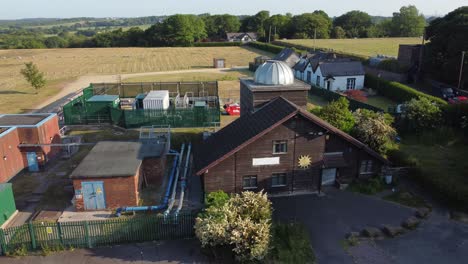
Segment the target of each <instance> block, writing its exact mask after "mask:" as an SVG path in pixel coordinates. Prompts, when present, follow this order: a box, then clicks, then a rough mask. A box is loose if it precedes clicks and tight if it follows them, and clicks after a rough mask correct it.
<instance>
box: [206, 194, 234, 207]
mask: <svg viewBox="0 0 468 264" xmlns="http://www.w3.org/2000/svg"><path fill="white" fill-rule="evenodd" d="M228 200H229V195H228V194H227V193H225V192H223V191H217V192H211V193H209V194H208V195H207V196H206V202H205V205H206V207H212V206H213V207H218V208H219V207H222V206H223V205H224V204H226V203H227V201H228Z"/></svg>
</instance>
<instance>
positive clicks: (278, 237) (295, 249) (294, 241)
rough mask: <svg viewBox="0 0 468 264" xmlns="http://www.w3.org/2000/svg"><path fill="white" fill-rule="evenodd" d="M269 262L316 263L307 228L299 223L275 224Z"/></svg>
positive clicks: (268, 257)
mask: <svg viewBox="0 0 468 264" xmlns="http://www.w3.org/2000/svg"><path fill="white" fill-rule="evenodd" d="M270 243H271V247H272V249H271V251H270V253H269V255H268V256H267V260H269V261H267V263H270V262H271V263H295V264H296V263H297V264H299V263H315V253H314V251H313V249H312V246H311V245H310V240H309V236H308V232H307V230H306V228H305V227H304V226H302V225H300V224H297V223H291V224H274V225H273V229H272V239H271V242H270Z"/></svg>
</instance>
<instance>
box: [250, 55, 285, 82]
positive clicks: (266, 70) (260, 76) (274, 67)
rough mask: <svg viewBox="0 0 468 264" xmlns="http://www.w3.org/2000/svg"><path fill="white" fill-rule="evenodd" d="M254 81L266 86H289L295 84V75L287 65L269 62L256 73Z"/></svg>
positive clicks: (274, 61) (279, 62)
mask: <svg viewBox="0 0 468 264" xmlns="http://www.w3.org/2000/svg"><path fill="white" fill-rule="evenodd" d="M254 81H255V83H258V84H266V85H289V84H293V83H294V74H293V71H292V69H291V68H290V67H289V66H288V65H287V64H286V63H284V62H282V61H276V60H268V61H266V62H265V63H263V64H262V65H260V66H259V67H258V69H257V70H256V71H255V76H254Z"/></svg>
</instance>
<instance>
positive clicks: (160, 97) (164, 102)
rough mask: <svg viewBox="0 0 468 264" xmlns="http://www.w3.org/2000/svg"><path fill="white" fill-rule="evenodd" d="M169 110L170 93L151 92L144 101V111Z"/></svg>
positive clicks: (164, 91)
mask: <svg viewBox="0 0 468 264" xmlns="http://www.w3.org/2000/svg"><path fill="white" fill-rule="evenodd" d="M168 108H169V91H167V90H161V91H151V92H149V93H148V95H147V96H146V97H145V99H143V109H164V110H166V109H168Z"/></svg>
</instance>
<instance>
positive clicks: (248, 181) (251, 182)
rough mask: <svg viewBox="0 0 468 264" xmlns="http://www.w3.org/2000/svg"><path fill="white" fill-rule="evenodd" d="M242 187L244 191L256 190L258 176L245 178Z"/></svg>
mask: <svg viewBox="0 0 468 264" xmlns="http://www.w3.org/2000/svg"><path fill="white" fill-rule="evenodd" d="M242 187H243V188H244V189H256V188H257V176H256V175H255V176H244V178H243V179H242Z"/></svg>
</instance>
